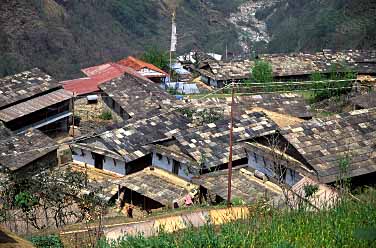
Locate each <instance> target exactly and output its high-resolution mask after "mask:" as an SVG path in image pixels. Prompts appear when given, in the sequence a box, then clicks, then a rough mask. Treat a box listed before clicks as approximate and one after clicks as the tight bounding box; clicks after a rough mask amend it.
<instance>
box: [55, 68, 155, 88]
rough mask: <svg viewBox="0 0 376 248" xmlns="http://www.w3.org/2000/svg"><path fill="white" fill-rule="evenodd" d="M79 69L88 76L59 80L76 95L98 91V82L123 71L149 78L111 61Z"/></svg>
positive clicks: (109, 79) (108, 79)
mask: <svg viewBox="0 0 376 248" xmlns="http://www.w3.org/2000/svg"><path fill="white" fill-rule="evenodd" d="M81 71H82V72H83V73H84V74H85V75H87V76H88V77H86V78H78V79H73V80H68V81H64V82H61V84H63V87H64V89H66V90H69V91H71V92H74V93H76V94H77V95H84V94H89V93H93V92H96V91H99V88H98V86H99V85H100V84H102V83H105V82H108V81H111V80H112V79H115V78H117V77H120V76H122V75H124V73H127V74H130V75H132V76H135V77H138V78H140V79H143V80H148V81H149V79H147V78H146V77H144V76H142V75H140V74H139V73H137V72H136V71H135V70H133V69H132V68H129V67H126V66H123V65H119V64H116V63H112V62H110V63H106V64H103V65H98V66H93V67H89V68H85V69H82V70H81Z"/></svg>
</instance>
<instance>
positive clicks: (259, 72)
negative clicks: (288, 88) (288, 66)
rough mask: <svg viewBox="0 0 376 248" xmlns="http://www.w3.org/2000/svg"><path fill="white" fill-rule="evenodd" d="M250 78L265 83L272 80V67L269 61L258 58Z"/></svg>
mask: <svg viewBox="0 0 376 248" xmlns="http://www.w3.org/2000/svg"><path fill="white" fill-rule="evenodd" d="M251 79H252V80H253V81H255V82H256V83H267V82H272V81H273V68H272V65H271V64H270V63H269V62H266V61H262V60H258V61H256V64H255V66H254V67H253V68H252V76H251Z"/></svg>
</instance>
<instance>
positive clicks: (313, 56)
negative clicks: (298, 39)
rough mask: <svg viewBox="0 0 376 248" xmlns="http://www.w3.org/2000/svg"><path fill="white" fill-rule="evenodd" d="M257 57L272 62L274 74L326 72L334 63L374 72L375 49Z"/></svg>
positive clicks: (363, 71)
mask: <svg viewBox="0 0 376 248" xmlns="http://www.w3.org/2000/svg"><path fill="white" fill-rule="evenodd" d="M258 58H259V59H261V60H265V61H268V62H270V63H271V64H272V67H273V74H274V76H298V75H308V74H312V73H313V72H321V73H328V72H330V70H331V66H332V65H334V64H339V63H340V64H344V65H346V67H348V68H349V69H353V70H355V71H357V72H358V73H366V74H367V73H373V74H374V73H376V50H346V51H337V52H335V51H332V50H323V51H321V52H317V53H286V54H263V55H259V56H258Z"/></svg>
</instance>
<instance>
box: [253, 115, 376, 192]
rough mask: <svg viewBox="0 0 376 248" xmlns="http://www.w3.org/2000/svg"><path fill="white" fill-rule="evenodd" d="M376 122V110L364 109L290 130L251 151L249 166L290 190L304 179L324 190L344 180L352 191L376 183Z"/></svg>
mask: <svg viewBox="0 0 376 248" xmlns="http://www.w3.org/2000/svg"><path fill="white" fill-rule="evenodd" d="M375 116H376V109H364V110H356V111H353V112H349V113H344V114H339V115H336V116H334V117H329V118H324V119H313V120H311V121H306V122H303V123H301V124H297V125H294V126H289V127H285V128H283V129H282V131H281V133H280V134H279V135H277V136H275V137H268V138H264V139H263V140H255V142H253V143H252V144H251V145H249V146H248V147H247V152H248V157H249V165H250V166H252V167H253V168H255V169H257V170H260V171H261V172H263V173H265V174H266V175H268V176H272V177H278V178H283V179H284V180H285V181H287V183H288V184H289V185H290V186H293V185H294V184H295V183H297V182H298V181H299V180H300V179H301V177H302V176H303V175H304V176H307V177H311V178H312V179H314V180H316V181H318V182H320V183H325V184H334V183H336V182H337V181H338V180H340V179H343V178H350V179H351V185H352V186H353V187H356V186H359V185H366V184H369V183H372V178H373V177H374V175H375V172H376V167H375V164H376V163H375V162H376V156H375V154H376V136H375V135H376V129H375V126H376V123H375ZM256 142H257V143H258V144H256Z"/></svg>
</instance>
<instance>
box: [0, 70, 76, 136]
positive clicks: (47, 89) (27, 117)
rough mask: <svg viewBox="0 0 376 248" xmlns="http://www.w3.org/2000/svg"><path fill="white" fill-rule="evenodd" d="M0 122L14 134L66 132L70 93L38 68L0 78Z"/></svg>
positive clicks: (69, 112)
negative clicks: (36, 130) (33, 130)
mask: <svg viewBox="0 0 376 248" xmlns="http://www.w3.org/2000/svg"><path fill="white" fill-rule="evenodd" d="M0 85H1V86H0V121H2V122H3V123H4V125H5V126H6V127H7V128H9V129H10V130H11V131H14V132H16V133H24V132H26V131H27V130H28V129H30V128H34V129H39V130H41V131H42V132H44V133H46V134H52V135H53V134H56V133H59V132H67V131H68V126H69V121H70V116H71V115H72V113H71V99H72V94H71V93H70V92H68V91H65V90H64V89H62V86H61V85H59V84H58V83H57V82H56V81H55V80H54V79H53V78H52V77H51V76H49V75H47V74H45V73H43V72H42V71H40V70H39V69H32V70H30V71H24V72H21V73H19V74H15V75H12V76H8V77H5V78H2V79H0Z"/></svg>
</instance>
